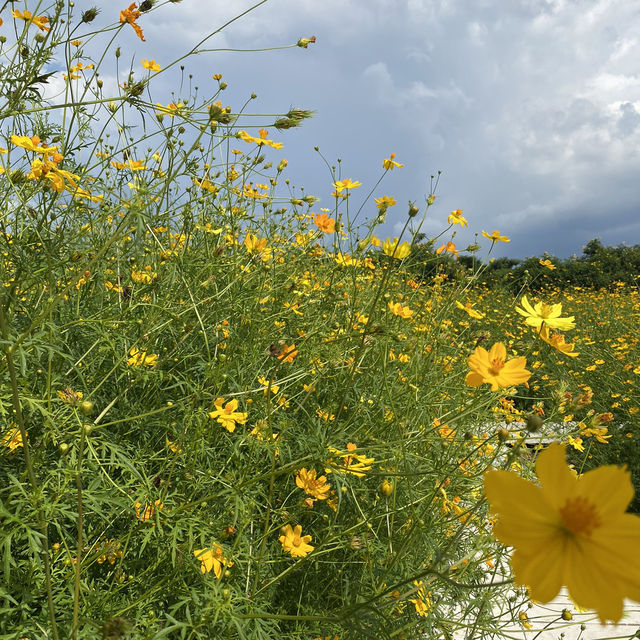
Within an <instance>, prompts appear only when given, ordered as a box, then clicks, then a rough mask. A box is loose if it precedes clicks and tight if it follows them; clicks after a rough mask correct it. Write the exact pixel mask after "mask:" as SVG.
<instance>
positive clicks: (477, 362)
mask: <svg viewBox="0 0 640 640" xmlns="http://www.w3.org/2000/svg"><path fill="white" fill-rule="evenodd" d="M506 358H507V350H506V348H505V346H504V345H503V344H502V342H496V343H495V344H494V345H493V347H491V349H490V350H489V351H487V350H486V349H484V348H482V347H476V350H475V351H474V352H473V353H472V354H471V355H470V356H469V360H468V364H469V368H470V369H471V371H470V372H469V373H467V377H466V378H465V382H466V383H467V384H468V385H469V386H470V387H479V386H480V385H481V384H483V383H485V382H486V383H487V384H490V385H491V391H497V390H498V389H500V388H501V387H503V388H504V387H511V386H513V385H516V384H522V383H523V382H526V381H527V380H528V379H529V377H530V376H531V372H530V371H527V370H526V369H525V367H526V366H527V359H526V358H525V357H524V356H520V357H518V358H512V359H511V360H507V359H506Z"/></svg>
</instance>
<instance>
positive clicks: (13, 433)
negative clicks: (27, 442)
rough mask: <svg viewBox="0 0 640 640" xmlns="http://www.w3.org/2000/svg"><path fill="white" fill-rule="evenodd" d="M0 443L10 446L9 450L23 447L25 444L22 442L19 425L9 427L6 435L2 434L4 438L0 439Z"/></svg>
mask: <svg viewBox="0 0 640 640" xmlns="http://www.w3.org/2000/svg"><path fill="white" fill-rule="evenodd" d="M0 444H1V445H2V446H3V447H8V448H9V451H14V450H15V449H17V448H18V447H23V446H24V444H23V442H22V433H21V432H20V429H18V427H13V429H9V431H7V432H6V433H5V434H4V436H2V440H0Z"/></svg>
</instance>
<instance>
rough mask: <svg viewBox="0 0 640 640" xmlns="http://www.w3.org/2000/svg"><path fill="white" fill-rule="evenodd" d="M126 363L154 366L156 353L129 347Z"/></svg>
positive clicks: (134, 365)
mask: <svg viewBox="0 0 640 640" xmlns="http://www.w3.org/2000/svg"><path fill="white" fill-rule="evenodd" d="M127 364H128V365H130V366H132V367H142V366H145V367H155V366H156V365H157V364H158V355H157V354H156V353H147V352H146V351H140V350H139V349H138V348H137V347H131V349H130V350H129V360H127Z"/></svg>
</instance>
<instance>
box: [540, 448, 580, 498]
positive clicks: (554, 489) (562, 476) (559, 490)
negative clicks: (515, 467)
mask: <svg viewBox="0 0 640 640" xmlns="http://www.w3.org/2000/svg"><path fill="white" fill-rule="evenodd" d="M536 473H537V474H538V480H539V481H540V484H541V485H542V490H543V491H544V494H545V496H546V498H547V500H548V501H549V502H550V503H551V504H552V505H553V506H554V507H555V508H556V509H559V508H560V507H562V506H563V505H564V504H565V503H566V501H567V498H568V497H569V496H572V495H575V493H576V489H577V482H578V480H577V478H576V477H575V476H574V475H573V474H572V473H571V469H569V466H568V465H567V462H566V453H565V448H564V446H563V445H561V444H558V443H557V442H553V443H552V444H550V445H549V446H548V447H547V448H546V449H545V450H544V451H543V452H542V453H540V455H539V456H538V460H537V462H536Z"/></svg>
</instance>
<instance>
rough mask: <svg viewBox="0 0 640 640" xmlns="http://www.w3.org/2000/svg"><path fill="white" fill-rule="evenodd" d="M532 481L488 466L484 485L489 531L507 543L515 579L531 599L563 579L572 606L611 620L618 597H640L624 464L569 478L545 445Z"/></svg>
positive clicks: (554, 589)
mask: <svg viewBox="0 0 640 640" xmlns="http://www.w3.org/2000/svg"><path fill="white" fill-rule="evenodd" d="M536 472H537V475H538V481H539V483H540V486H538V485H536V484H534V483H533V482H530V481H528V480H525V479H524V478H521V477H520V476H518V475H517V474H515V473H513V472H510V471H493V470H492V471H488V472H486V473H485V475H484V489H485V494H486V496H487V499H488V500H489V503H490V506H491V512H492V513H494V514H496V515H497V516H498V521H497V523H496V524H495V525H494V528H493V533H494V535H495V537H496V538H497V539H498V540H499V541H500V542H502V544H504V545H507V546H510V547H514V551H513V554H512V556H511V566H512V568H513V572H514V576H515V582H516V584H518V585H523V586H527V587H528V588H529V591H530V594H531V598H533V599H535V600H537V601H538V602H542V603H545V602H550V601H551V600H553V599H554V598H555V597H556V595H557V594H558V592H559V591H560V588H561V587H562V586H563V585H566V587H567V588H568V590H569V595H570V597H571V599H572V600H573V601H574V602H575V603H576V604H577V605H578V606H580V607H582V608H587V609H595V610H596V611H597V613H598V617H599V618H600V620H601V621H603V622H604V621H605V620H613V621H614V622H617V621H618V620H620V618H621V617H622V608H623V601H624V599H625V598H631V599H633V600H636V601H640V555H639V554H638V549H639V548H640V518H639V517H638V516H636V515H633V514H630V513H625V510H626V509H627V507H628V505H629V503H630V502H631V499H632V498H633V485H632V484H631V478H630V474H629V472H628V471H627V470H626V469H625V468H624V467H616V466H613V465H608V466H603V467H600V468H598V469H594V470H593V471H588V472H587V473H585V474H583V475H580V476H577V475H576V474H575V472H573V471H572V470H571V469H570V468H569V467H568V465H567V464H566V461H565V448H564V446H562V445H560V444H557V443H553V444H551V445H550V446H549V447H548V448H547V449H546V450H544V451H543V452H542V453H541V454H540V455H539V456H538V460H537V463H536Z"/></svg>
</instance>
